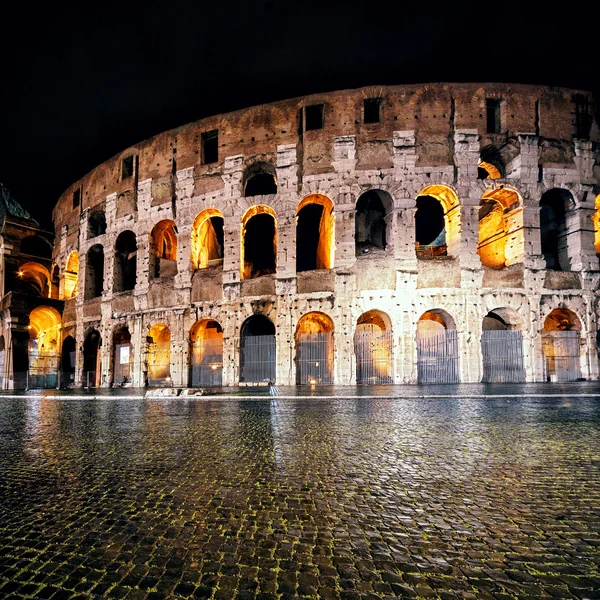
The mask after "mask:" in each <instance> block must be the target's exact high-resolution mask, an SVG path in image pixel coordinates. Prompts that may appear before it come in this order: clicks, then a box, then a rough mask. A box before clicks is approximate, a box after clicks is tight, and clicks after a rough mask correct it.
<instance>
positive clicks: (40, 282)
mask: <svg viewBox="0 0 600 600" xmlns="http://www.w3.org/2000/svg"><path fill="white" fill-rule="evenodd" d="M17 277H18V279H19V285H18V288H17V289H18V291H19V292H21V293H22V294H27V295H28V296H37V297H40V298H48V297H49V296H50V273H49V271H48V269H46V267H44V266H43V265H40V264H39V263H37V262H26V263H24V264H22V265H21V266H20V267H19V269H18V271H17Z"/></svg>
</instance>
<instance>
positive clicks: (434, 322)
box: [417, 308, 456, 332]
mask: <svg viewBox="0 0 600 600" xmlns="http://www.w3.org/2000/svg"><path fill="white" fill-rule="evenodd" d="M455 329H456V324H455V322H454V319H453V318H452V316H451V315H450V314H449V313H448V312H446V311H445V310H443V309H441V308H434V309H432V310H427V311H425V312H424V313H423V314H422V315H421V316H420V317H419V320H418V321H417V332H419V331H441V330H455Z"/></svg>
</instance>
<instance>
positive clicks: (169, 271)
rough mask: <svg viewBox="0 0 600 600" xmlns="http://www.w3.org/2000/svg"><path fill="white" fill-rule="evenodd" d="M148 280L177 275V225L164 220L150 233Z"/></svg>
mask: <svg viewBox="0 0 600 600" xmlns="http://www.w3.org/2000/svg"><path fill="white" fill-rule="evenodd" d="M149 271H150V279H155V278H158V277H174V276H175V275H177V225H175V222H174V221H171V220H169V219H165V220H163V221H159V222H158V223H157V224H156V225H155V226H154V227H153V229H152V232H151V233H150V264H149Z"/></svg>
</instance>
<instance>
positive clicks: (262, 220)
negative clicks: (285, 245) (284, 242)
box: [240, 204, 277, 279]
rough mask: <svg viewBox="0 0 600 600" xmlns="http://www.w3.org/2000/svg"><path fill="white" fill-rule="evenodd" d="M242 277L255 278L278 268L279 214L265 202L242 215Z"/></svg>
mask: <svg viewBox="0 0 600 600" xmlns="http://www.w3.org/2000/svg"><path fill="white" fill-rule="evenodd" d="M241 227H242V231H241V236H240V242H241V260H240V278H241V279H253V278H254V277H260V276H261V275H266V274H269V273H274V272H275V270H276V268H277V215H276V214H275V211H274V210H273V209H272V208H271V207H270V206H266V205H264V204H257V205H255V206H251V207H250V208H249V209H248V210H247V211H246V212H245V213H244V215H243V216H242V225H241Z"/></svg>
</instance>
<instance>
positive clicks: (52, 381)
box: [27, 306, 61, 388]
mask: <svg viewBox="0 0 600 600" xmlns="http://www.w3.org/2000/svg"><path fill="white" fill-rule="evenodd" d="M60 328H61V318H60V313H59V312H58V311H57V310H56V309H55V308H52V307H50V306H38V307H37V308H34V309H33V310H32V311H31V314H30V315H29V325H28V326H27V329H28V330H29V344H28V354H29V382H28V386H27V387H29V388H55V387H56V386H57V383H58V370H59V361H60V350H59V348H60V344H59V343H60Z"/></svg>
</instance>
